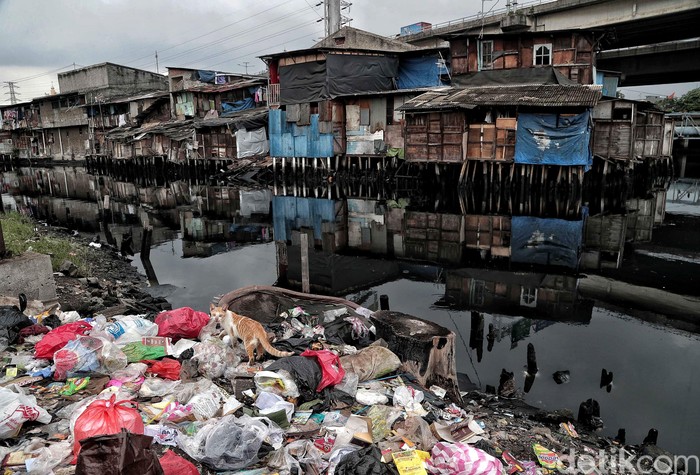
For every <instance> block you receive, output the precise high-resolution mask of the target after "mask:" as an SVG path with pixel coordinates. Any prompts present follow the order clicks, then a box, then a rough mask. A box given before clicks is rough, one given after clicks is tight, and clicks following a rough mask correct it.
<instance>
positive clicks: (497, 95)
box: [399, 84, 602, 111]
mask: <svg viewBox="0 0 700 475" xmlns="http://www.w3.org/2000/svg"><path fill="white" fill-rule="evenodd" d="M601 87H602V86H584V85H573V86H564V85H560V84H520V85H498V86H479V87H468V88H454V89H448V90H441V91H430V92H426V93H425V94H421V95H420V96H418V97H415V98H413V99H411V100H410V101H407V102H406V103H405V104H404V105H402V106H401V107H399V110H403V111H428V110H444V109H473V108H475V107H479V106H528V107H593V106H595V105H596V104H597V103H598V100H600V98H601V97H602V93H601Z"/></svg>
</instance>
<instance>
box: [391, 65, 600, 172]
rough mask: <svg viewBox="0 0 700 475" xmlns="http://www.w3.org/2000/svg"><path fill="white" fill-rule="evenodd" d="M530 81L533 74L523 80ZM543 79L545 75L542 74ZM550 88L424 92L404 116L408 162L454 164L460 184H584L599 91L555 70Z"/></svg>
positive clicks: (523, 86) (406, 106) (541, 85)
mask: <svg viewBox="0 0 700 475" xmlns="http://www.w3.org/2000/svg"><path fill="white" fill-rule="evenodd" d="M523 75H524V76H527V73H524V74H523ZM538 76H539V75H538ZM548 76H549V78H548V79H547V81H548V82H547V83H539V84H518V85H490V86H470V87H455V88H451V89H448V90H442V91H430V92H426V93H424V94H422V95H420V96H418V97H416V98H414V99H412V100H409V101H407V102H406V103H405V104H404V105H403V106H401V107H400V108H399V109H400V110H402V111H404V112H405V113H406V130H405V140H406V160H407V161H409V162H411V161H413V162H433V163H456V164H459V165H461V167H462V172H461V176H460V179H461V180H462V181H473V180H474V177H475V176H476V174H477V173H478V174H479V176H482V175H483V176H484V178H485V180H484V181H485V182H486V183H489V182H493V181H498V182H500V183H505V182H506V181H507V182H508V183H513V178H514V176H515V177H517V176H519V177H520V183H521V185H523V184H524V182H525V181H526V180H529V181H530V184H532V183H533V180H535V179H536V180H537V182H539V183H544V182H545V180H548V179H556V181H557V183H558V182H559V181H561V180H568V182H569V183H571V182H572V181H573V180H577V181H578V182H579V183H580V182H581V180H582V177H583V173H584V171H585V170H587V169H588V168H589V167H590V165H591V161H592V155H591V149H590V145H589V142H590V134H591V121H590V117H591V109H592V108H593V107H594V106H595V105H596V103H597V102H598V100H599V99H600V97H601V94H600V88H599V87H596V86H583V85H578V84H572V83H571V82H570V81H568V80H566V79H565V78H562V77H561V75H560V74H559V73H557V72H556V71H555V70H552V69H550V70H549V72H548Z"/></svg>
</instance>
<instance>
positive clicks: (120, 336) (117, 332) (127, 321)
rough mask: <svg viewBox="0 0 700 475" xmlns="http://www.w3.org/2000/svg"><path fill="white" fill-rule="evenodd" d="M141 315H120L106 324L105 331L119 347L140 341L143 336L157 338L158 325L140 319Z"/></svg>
mask: <svg viewBox="0 0 700 475" xmlns="http://www.w3.org/2000/svg"><path fill="white" fill-rule="evenodd" d="M142 317H143V315H120V316H117V317H114V319H115V320H116V321H114V322H112V323H110V324H108V325H107V326H106V327H105V331H106V332H108V333H109V334H111V335H112V336H113V337H114V339H115V340H116V342H117V344H118V345H119V346H123V345H126V344H128V343H132V342H134V341H141V338H143V337H144V336H158V325H156V324H155V323H153V322H151V321H149V320H146V319H145V318H142Z"/></svg>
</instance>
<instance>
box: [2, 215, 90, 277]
mask: <svg viewBox="0 0 700 475" xmlns="http://www.w3.org/2000/svg"><path fill="white" fill-rule="evenodd" d="M0 221H2V231H3V235H4V237H5V247H6V248H7V250H8V251H9V252H10V253H11V254H12V255H21V254H22V253H24V252H27V251H32V252H36V253H39V254H48V255H49V256H50V257H51V266H52V267H53V270H54V271H57V270H58V269H59V268H60V267H61V264H62V263H63V261H64V260H66V259H68V260H70V261H71V262H73V264H75V265H76V266H77V267H78V270H79V272H80V274H81V275H89V265H88V262H89V259H88V251H87V248H86V247H85V246H81V245H80V244H78V243H75V242H72V241H71V240H70V239H68V238H59V237H51V236H46V235H42V234H40V233H38V232H37V231H35V226H36V224H35V223H34V222H33V221H32V220H31V219H29V218H27V217H26V216H22V215H21V214H19V213H6V214H2V215H0Z"/></svg>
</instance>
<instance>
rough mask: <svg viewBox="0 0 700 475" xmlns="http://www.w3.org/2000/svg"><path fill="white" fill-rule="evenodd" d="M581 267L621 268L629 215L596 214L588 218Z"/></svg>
mask: <svg viewBox="0 0 700 475" xmlns="http://www.w3.org/2000/svg"><path fill="white" fill-rule="evenodd" d="M583 233H584V234H583V235H584V238H583V239H584V249H583V252H582V255H581V267H583V268H584V269H619V268H620V266H621V265H622V256H623V254H624V249H625V240H626V237H627V216H626V215H623V214H614V215H602V214H600V215H596V216H588V217H587V218H586V221H585V224H584V229H583Z"/></svg>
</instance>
